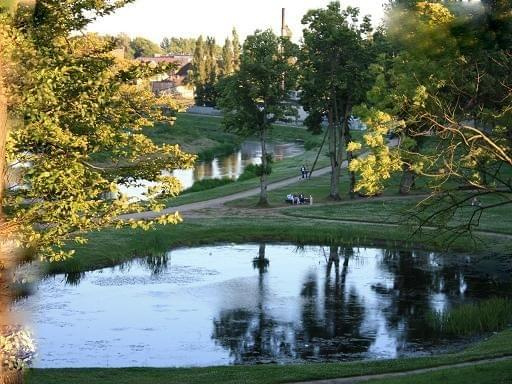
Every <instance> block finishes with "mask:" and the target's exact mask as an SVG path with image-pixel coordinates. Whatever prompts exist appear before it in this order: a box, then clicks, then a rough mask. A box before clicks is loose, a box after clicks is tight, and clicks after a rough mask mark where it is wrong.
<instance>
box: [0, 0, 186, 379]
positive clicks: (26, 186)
mask: <svg viewBox="0 0 512 384" xmlns="http://www.w3.org/2000/svg"><path fill="white" fill-rule="evenodd" d="M128 2H129V1H118V2H116V3H115V5H112V2H110V1H107V0H105V1H102V0H100V1H94V2H88V1H85V2H84V1H78V0H65V1H62V0H39V1H35V2H32V4H30V6H29V7H20V8H18V9H17V12H16V14H15V15H14V16H12V15H10V14H8V13H6V12H0V18H1V23H0V48H1V49H0V175H1V177H0V200H1V210H0V233H1V234H2V239H3V240H4V241H3V242H2V247H1V248H0V249H1V251H2V252H1V254H0V268H1V271H0V284H1V288H0V290H1V299H2V302H1V303H0V304H1V305H2V308H0V315H2V317H3V316H4V315H6V314H7V313H8V311H7V309H8V306H9V302H8V296H7V292H9V288H10V285H11V283H12V281H11V278H12V276H11V275H9V270H8V268H9V267H12V266H13V265H14V263H12V262H9V261H10V260H11V259H12V255H13V253H12V252H10V251H11V250H12V249H7V245H9V244H11V243H6V242H5V240H6V239H7V240H10V241H12V242H16V243H18V244H20V245H21V247H22V248H24V249H29V250H30V251H31V253H32V254H33V255H35V256H37V257H39V258H41V259H46V260H60V259H63V258H66V257H70V256H71V255H72V253H73V252H72V251H70V250H69V248H68V249H67V250H63V249H62V246H64V245H66V244H68V243H70V242H72V241H76V242H79V243H81V242H84V241H86V239H85V238H84V236H83V234H84V233H86V232H88V231H91V230H96V229H99V228H102V227H105V226H107V225H111V224H112V225H124V224H129V225H133V226H142V227H145V228H147V227H148V226H151V225H153V224H155V222H150V223H146V222H128V223H123V222H122V221H120V220H118V216H119V215H120V214H121V213H124V212H127V211H132V210H133V209H136V210H137V209H144V207H143V206H141V205H140V204H137V203H133V204H132V203H130V202H128V201H127V199H126V198H124V197H119V198H114V199H113V200H109V199H106V198H105V196H106V195H107V193H108V192H110V191H116V189H117V184H118V183H119V182H123V180H127V179H128V178H127V177H126V176H127V175H128V174H129V176H131V177H133V178H145V179H148V180H159V181H161V183H162V191H163V192H164V193H165V192H167V193H170V194H171V195H173V194H176V193H177V192H178V190H179V183H178V182H177V181H176V180H175V179H172V178H165V177H161V176H160V170H161V169H164V168H169V169H174V168H182V167H188V166H190V165H191V162H192V161H193V157H192V156H190V155H187V154H185V153H183V152H181V150H180V149H179V147H177V146H171V145H164V146H157V145H155V144H154V143H152V142H151V140H149V139H148V138H147V137H146V136H145V135H143V134H142V133H141V132H140V131H141V129H142V127H144V126H148V125H152V123H153V122H154V121H155V120H164V119H165V116H163V114H162V112H161V110H160V109H159V108H155V107H156V106H157V105H158V104H159V103H162V102H163V101H159V100H157V99H155V98H154V97H153V95H152V94H151V92H150V91H149V90H145V89H143V88H140V87H139V86H137V85H136V83H137V81H136V80H137V79H140V78H145V77H148V76H151V75H154V74H156V73H159V72H161V71H163V70H165V68H163V67H156V68H155V67H153V66H151V65H149V64H144V63H137V62H130V61H124V60H123V59H122V58H116V57H114V56H113V55H112V54H111V51H112V50H113V49H114V48H115V43H114V42H113V41H112V40H109V39H104V38H99V37H98V36H96V35H77V34H76V33H73V32H75V31H78V30H82V29H83V28H84V27H85V26H86V25H87V24H88V23H89V22H90V21H91V20H92V19H94V18H95V17H97V16H101V15H104V14H109V13H111V12H113V11H114V10H115V9H117V8H118V7H120V6H122V5H123V4H125V3H128ZM34 3H35V4H34ZM105 152H108V153H111V154H112V166H105V167H100V166H98V165H95V164H94V156H95V154H98V153H105ZM116 162H117V163H119V164H123V167H122V168H121V169H119V168H118V167H115V166H114V165H115V163H116ZM8 168H9V170H12V169H13V168H15V171H16V177H15V179H13V178H11V181H10V182H9V183H7V182H6V172H7V170H8ZM150 205H151V206H153V208H157V209H158V208H160V207H161V206H159V205H158V204H156V202H154V201H152V200H150ZM180 220H181V219H180V218H179V216H177V215H174V214H173V215H169V216H163V217H161V218H160V219H158V220H157V221H158V222H161V223H177V222H179V221H180ZM2 320H3V321H2V324H1V325H2V326H3V325H9V321H10V320H8V319H2ZM2 329H4V328H2ZM4 330H5V329H4ZM11 336H12V335H11ZM2 337H3V335H2ZM5 340H7V339H4V338H2V340H1V341H2V344H3V343H4V341H5ZM8 352H9V351H8ZM3 357H6V358H12V356H3ZM17 357H19V356H17ZM4 362H5V360H4V359H3V358H2V365H1V369H2V374H3V376H8V375H9V374H10V373H11V371H9V370H8V369H7V368H8V367H6V366H4ZM19 364H20V361H19V360H15V361H14V362H13V364H12V365H11V367H13V368H18V367H19Z"/></svg>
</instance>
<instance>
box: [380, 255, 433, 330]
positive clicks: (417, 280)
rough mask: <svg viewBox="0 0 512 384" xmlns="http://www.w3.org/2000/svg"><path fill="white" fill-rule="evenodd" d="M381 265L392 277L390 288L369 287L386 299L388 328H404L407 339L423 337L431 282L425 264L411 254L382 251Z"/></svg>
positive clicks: (384, 311)
mask: <svg viewBox="0 0 512 384" xmlns="http://www.w3.org/2000/svg"><path fill="white" fill-rule="evenodd" d="M383 266H384V267H385V268H386V269H388V270H389V271H390V272H391V273H392V274H393V277H394V279H393V286H392V287H391V288H389V287H384V286H382V285H379V284H377V285H373V286H372V288H373V290H374V291H375V292H376V293H377V294H379V295H382V296H383V299H384V298H385V299H387V303H388V306H387V307H386V308H384V310H383V313H384V315H385V316H386V320H387V323H388V325H389V326H390V327H392V328H397V327H401V328H403V327H405V329H406V331H407V332H408V334H409V335H410V337H413V338H418V337H422V333H424V331H425V329H426V327H425V321H424V319H425V315H426V312H427V311H428V310H429V309H430V296H431V288H432V287H431V285H432V283H433V281H432V275H431V274H430V272H429V268H428V266H427V264H426V261H425V260H421V259H418V258H416V257H415V255H414V254H413V252H412V251H402V250H400V251H385V253H384V258H383ZM384 302H386V301H384V300H383V301H382V303H384Z"/></svg>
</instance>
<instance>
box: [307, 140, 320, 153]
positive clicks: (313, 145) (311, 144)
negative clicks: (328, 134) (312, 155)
mask: <svg viewBox="0 0 512 384" xmlns="http://www.w3.org/2000/svg"><path fill="white" fill-rule="evenodd" d="M319 146H320V143H318V142H317V141H314V140H306V141H305V142H304V150H306V151H309V150H311V149H313V148H317V147H319Z"/></svg>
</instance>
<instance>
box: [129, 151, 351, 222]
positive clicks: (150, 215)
mask: <svg viewBox="0 0 512 384" xmlns="http://www.w3.org/2000/svg"><path fill="white" fill-rule="evenodd" d="M346 167H347V162H346V161H344V162H343V164H342V168H346ZM330 171H331V167H325V168H320V169H317V170H315V171H314V172H313V174H312V175H311V178H312V179H314V178H316V177H319V176H323V175H325V174H328V173H329V172H330ZM297 180H298V179H297V176H294V177H290V178H288V179H284V180H281V181H276V182H275V183H270V184H269V185H268V186H267V191H272V190H274V189H279V188H283V187H286V186H288V185H292V184H295V183H296V182H297ZM258 193H260V188H259V187H257V188H252V189H249V190H247V191H242V192H238V193H234V194H232V195H228V196H222V197H217V198H215V199H211V200H205V201H198V202H196V203H190V204H183V205H180V206H177V207H169V208H166V209H164V210H162V211H160V212H154V211H146V212H138V213H130V214H126V215H122V216H120V218H121V219H123V220H129V219H135V220H148V219H154V218H156V217H158V216H161V215H162V214H168V213H173V212H176V211H179V212H189V211H196V210H200V209H205V208H218V207H221V206H223V205H224V204H225V203H227V202H228V201H233V200H238V199H244V198H246V197H250V196H254V195H257V194H258Z"/></svg>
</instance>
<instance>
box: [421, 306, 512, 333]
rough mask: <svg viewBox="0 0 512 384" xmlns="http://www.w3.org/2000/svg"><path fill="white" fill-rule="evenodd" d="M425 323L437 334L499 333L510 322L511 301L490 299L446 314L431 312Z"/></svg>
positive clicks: (511, 313) (454, 309)
mask: <svg viewBox="0 0 512 384" xmlns="http://www.w3.org/2000/svg"><path fill="white" fill-rule="evenodd" d="M427 321H428V324H429V327H430V328H432V330H434V331H435V332H436V333H437V334H447V335H457V336H467V335H475V334H483V333H486V332H492V331H500V330H502V329H504V328H505V327H506V326H507V325H509V324H510V323H511V322H512V301H510V300H509V299H505V298H492V299H488V300H485V301H482V302H480V303H469V304H462V305H459V306H458V307H455V308H453V309H451V310H449V311H447V312H439V311H436V312H433V313H431V314H429V315H428V316H427Z"/></svg>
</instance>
